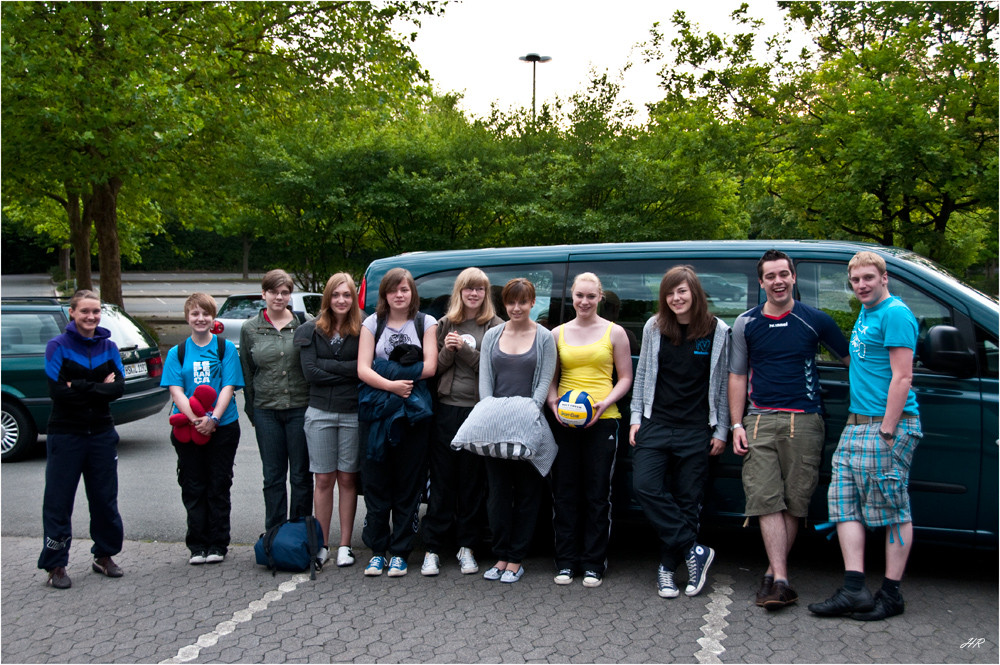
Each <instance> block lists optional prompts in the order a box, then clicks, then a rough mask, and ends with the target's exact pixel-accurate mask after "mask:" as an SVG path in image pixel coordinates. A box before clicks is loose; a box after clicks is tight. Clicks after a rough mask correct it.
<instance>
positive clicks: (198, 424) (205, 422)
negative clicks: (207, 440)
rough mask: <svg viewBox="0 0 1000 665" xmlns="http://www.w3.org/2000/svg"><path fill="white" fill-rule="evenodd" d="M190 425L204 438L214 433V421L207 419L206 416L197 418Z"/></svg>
mask: <svg viewBox="0 0 1000 665" xmlns="http://www.w3.org/2000/svg"><path fill="white" fill-rule="evenodd" d="M192 424H193V425H194V428H195V429H196V430H198V432H199V433H200V434H204V435H205V436H211V434H212V432H214V431H215V421H214V420H212V419H211V418H209V417H208V416H204V417H202V418H199V419H198V420H196V421H194V422H193V423H192Z"/></svg>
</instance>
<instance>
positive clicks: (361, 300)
mask: <svg viewBox="0 0 1000 665" xmlns="http://www.w3.org/2000/svg"><path fill="white" fill-rule="evenodd" d="M367 290H368V280H367V278H365V277H362V278H361V288H359V289H358V307H360V308H361V309H362V310H363V309H364V308H365V292H366V291H367Z"/></svg>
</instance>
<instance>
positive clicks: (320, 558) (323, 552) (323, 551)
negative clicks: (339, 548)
mask: <svg viewBox="0 0 1000 665" xmlns="http://www.w3.org/2000/svg"><path fill="white" fill-rule="evenodd" d="M329 558H330V550H328V549H327V548H325V547H321V548H319V552H317V553H316V563H318V564H319V565H320V566H322V565H323V564H324V563H326V560H327V559H329Z"/></svg>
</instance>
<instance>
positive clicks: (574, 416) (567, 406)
mask: <svg viewBox="0 0 1000 665" xmlns="http://www.w3.org/2000/svg"><path fill="white" fill-rule="evenodd" d="M558 412H559V420H561V421H562V424H563V425H566V426H568V427H584V426H586V424H587V423H589V422H590V419H591V418H593V417H594V400H592V399H591V398H590V395H588V394H587V393H585V392H583V391H582V390H567V391H566V393H565V394H563V396H562V397H560V398H559V408H558Z"/></svg>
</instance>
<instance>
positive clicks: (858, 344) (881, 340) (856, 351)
mask: <svg viewBox="0 0 1000 665" xmlns="http://www.w3.org/2000/svg"><path fill="white" fill-rule="evenodd" d="M917 327H918V326H917V319H916V317H915V316H913V312H911V311H910V308H909V307H907V306H906V304H905V303H904V302H903V301H902V300H900V299H899V298H897V297H896V296H891V297H889V298H887V299H886V300H883V301H882V302H880V303H879V304H878V305H876V306H874V307H872V308H870V309H869V308H867V307H862V308H861V312H860V314H858V320H857V321H855V322H854V329H853V330H852V331H851V350H850V352H851V365H850V377H851V413H857V414H860V415H862V416H881V415H883V414H885V404H886V400H887V399H888V397H889V382H890V381H891V380H892V367H891V365H890V364H889V347H894V346H898V347H906V348H908V349H910V350H911V351H913V350H916V348H917ZM903 411H905V412H906V413H913V414H918V413H919V412H918V411H917V396H916V395H915V394H914V393H913V389H912V388H911V389H910V393H909V394H908V395H907V396H906V406H904V407H903Z"/></svg>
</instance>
